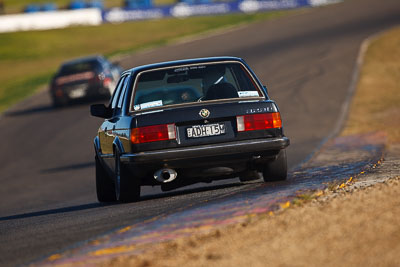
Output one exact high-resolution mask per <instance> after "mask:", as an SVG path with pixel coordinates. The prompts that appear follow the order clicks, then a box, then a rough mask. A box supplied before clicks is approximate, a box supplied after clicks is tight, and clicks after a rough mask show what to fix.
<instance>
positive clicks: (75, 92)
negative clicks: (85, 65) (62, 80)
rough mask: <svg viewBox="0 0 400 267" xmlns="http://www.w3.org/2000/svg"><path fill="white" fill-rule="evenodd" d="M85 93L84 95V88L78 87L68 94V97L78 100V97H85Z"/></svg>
mask: <svg viewBox="0 0 400 267" xmlns="http://www.w3.org/2000/svg"><path fill="white" fill-rule="evenodd" d="M85 93H86V88H85V87H78V88H75V89H73V90H71V91H70V92H69V97H70V98H80V97H83V96H84V95H85Z"/></svg>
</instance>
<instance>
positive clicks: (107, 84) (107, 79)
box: [103, 77, 111, 87]
mask: <svg viewBox="0 0 400 267" xmlns="http://www.w3.org/2000/svg"><path fill="white" fill-rule="evenodd" d="M110 84H111V78H109V77H106V78H104V80H103V86H104V87H108V86H109V85H110Z"/></svg>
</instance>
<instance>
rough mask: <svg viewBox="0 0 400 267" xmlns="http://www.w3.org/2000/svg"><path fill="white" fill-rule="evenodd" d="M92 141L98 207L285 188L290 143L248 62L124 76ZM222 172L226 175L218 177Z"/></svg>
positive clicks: (198, 63)
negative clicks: (153, 191) (197, 193)
mask: <svg viewBox="0 0 400 267" xmlns="http://www.w3.org/2000/svg"><path fill="white" fill-rule="evenodd" d="M91 114H92V115H93V116H97V117H101V118H104V119H105V120H104V122H103V123H102V124H101V126H100V128H99V130H98V133H97V135H96V137H95V139H94V148H95V162H96V189H97V198H98V200H99V201H100V202H111V201H123V202H129V201H137V200H139V199H140V188H141V186H143V185H152V186H161V189H162V190H164V191H168V190H173V189H176V188H179V187H182V186H186V185H190V184H194V183H200V182H211V181H215V180H220V179H228V178H234V177H239V179H240V180H241V181H247V180H249V179H250V178H252V177H253V178H254V177H257V175H256V173H257V172H261V173H262V177H263V179H264V181H265V182H268V181H279V180H285V179H286V176H287V164H286V152H285V148H286V147H287V146H288V145H289V139H288V138H287V137H286V136H285V135H284V133H283V126H282V120H281V116H280V112H279V109H278V106H277V104H276V103H275V101H273V100H271V99H270V97H269V96H268V92H267V89H266V87H265V86H263V85H262V83H261V82H260V81H259V80H258V79H257V78H256V76H255V74H254V73H253V71H252V70H251V69H250V67H249V66H248V65H247V64H246V63H245V62H244V60H242V59H240V58H235V57H215V58H200V59H191V60H179V61H171V62H164V63H158V64H152V65H145V66H140V67H136V68H133V69H130V70H127V71H125V72H123V73H122V75H121V77H120V79H119V81H118V84H117V86H116V88H115V90H114V93H113V95H112V97H111V100H110V102H109V104H108V105H104V104H97V105H92V106H91ZM221 170H223V172H221Z"/></svg>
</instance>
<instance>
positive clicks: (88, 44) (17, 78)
mask: <svg viewBox="0 0 400 267" xmlns="http://www.w3.org/2000/svg"><path fill="white" fill-rule="evenodd" d="M285 13H287V11H286V12H285ZM282 14H284V12H270V13H258V14H231V15H223V16H214V17H211V16H209V17H192V18H186V19H175V18H168V19H162V20H151V21H139V22H128V23H122V24H104V25H101V26H96V27H72V28H66V29H60V30H49V31H31V32H16V33H3V34H0V58H1V61H0V73H1V75H0V112H2V111H4V110H5V109H6V108H8V107H9V106H10V105H12V104H14V103H16V102H17V101H19V100H21V99H23V98H25V97H26V96H28V95H30V94H32V93H33V92H34V91H35V90H37V89H38V87H40V86H42V85H45V84H46V83H48V81H49V79H50V77H51V76H52V74H53V73H54V72H55V71H56V70H57V68H58V66H59V65H60V63H61V62H63V61H65V60H68V59H71V58H74V57H79V56H85V55H91V54H104V55H105V56H108V57H109V56H113V55H117V54H120V53H128V52H129V53H131V52H134V51H138V50H140V49H143V48H148V47H155V46H160V45H163V44H166V43H169V42H171V41H173V40H175V39H177V38H180V37H183V36H188V35H196V34H199V33H204V32H207V31H210V30H215V29H218V28H223V27H228V26H232V25H238V24H242V23H250V22H253V21H257V20H262V19H271V18H274V17H277V16H280V15H282Z"/></svg>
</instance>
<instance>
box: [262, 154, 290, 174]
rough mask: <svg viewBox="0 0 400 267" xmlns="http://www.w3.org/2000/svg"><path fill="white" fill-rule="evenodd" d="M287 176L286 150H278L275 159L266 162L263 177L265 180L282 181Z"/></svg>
mask: <svg viewBox="0 0 400 267" xmlns="http://www.w3.org/2000/svg"><path fill="white" fill-rule="evenodd" d="M286 178H287V160H286V151H285V150H284V149H282V150H281V151H279V154H278V156H277V157H276V159H275V160H273V161H271V162H268V163H267V165H266V166H265V168H264V170H263V179H264V181H265V182H273V181H284V180H286Z"/></svg>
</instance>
